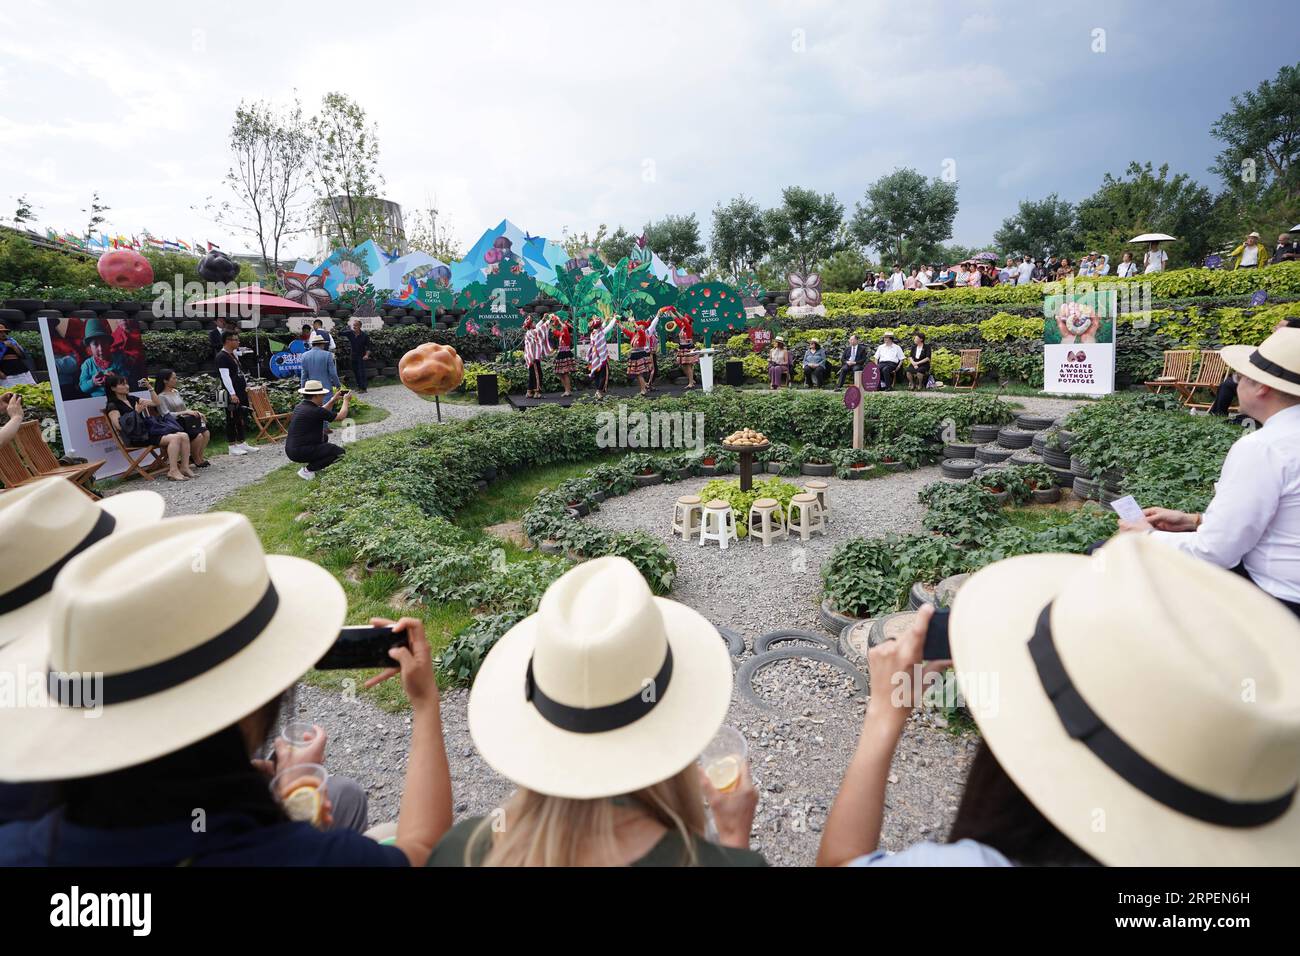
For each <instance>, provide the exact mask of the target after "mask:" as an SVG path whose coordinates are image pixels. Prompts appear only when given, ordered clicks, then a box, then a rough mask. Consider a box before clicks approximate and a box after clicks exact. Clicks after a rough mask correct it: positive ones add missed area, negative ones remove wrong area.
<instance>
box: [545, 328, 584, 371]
mask: <svg viewBox="0 0 1300 956" xmlns="http://www.w3.org/2000/svg"><path fill="white" fill-rule="evenodd" d="M551 328H552V329H554V330H555V340H556V349H555V374H556V375H571V374H573V371H574V369H576V368H577V367H578V363H577V361H576V360H575V359H574V357H573V326H572V325H570V324H569V323H568V322H561V321H560V320H559V318H558V317H556V316H552V317H551Z"/></svg>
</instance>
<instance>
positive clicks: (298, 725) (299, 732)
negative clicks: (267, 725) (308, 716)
mask: <svg viewBox="0 0 1300 956" xmlns="http://www.w3.org/2000/svg"><path fill="white" fill-rule="evenodd" d="M280 739H281V740H283V741H284V742H285V743H287V744H288V745H289V746H290V747H293V748H294V749H299V748H302V747H306V746H307V745H308V744H310V743H311V742H312V741H313V740H315V739H316V726H315V725H314V724H312V723H310V722H309V721H305V720H291V721H289V722H288V723H287V724H285V725H284V729H283V730H281V731H280Z"/></svg>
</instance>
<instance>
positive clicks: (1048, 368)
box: [1043, 287, 1118, 395]
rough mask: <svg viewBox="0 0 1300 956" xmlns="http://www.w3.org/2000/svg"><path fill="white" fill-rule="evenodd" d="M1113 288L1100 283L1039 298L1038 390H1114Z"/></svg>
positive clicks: (1115, 299)
mask: <svg viewBox="0 0 1300 956" xmlns="http://www.w3.org/2000/svg"><path fill="white" fill-rule="evenodd" d="M1117 318H1118V296H1117V294H1116V290H1114V289H1106V288H1104V287H1100V288H1093V289H1089V290H1088V291H1083V292H1071V293H1066V294H1065V295H1049V296H1047V297H1046V298H1044V300H1043V391H1045V392H1053V393H1056V394H1061V395H1109V394H1110V393H1111V392H1113V391H1114V390H1115V323H1116V320H1117Z"/></svg>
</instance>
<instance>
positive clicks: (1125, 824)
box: [817, 536, 1300, 867]
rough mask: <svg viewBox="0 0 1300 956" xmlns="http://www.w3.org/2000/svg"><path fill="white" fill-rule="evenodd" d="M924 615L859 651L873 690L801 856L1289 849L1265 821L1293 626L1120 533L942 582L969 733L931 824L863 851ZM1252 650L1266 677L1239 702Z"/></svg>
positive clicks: (1033, 861) (1117, 861)
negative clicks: (959, 767) (914, 836)
mask: <svg viewBox="0 0 1300 956" xmlns="http://www.w3.org/2000/svg"><path fill="white" fill-rule="evenodd" d="M1188 594H1195V595H1197V600H1195V601H1188V600H1187V595H1188ZM1099 595H1104V596H1105V597H1104V600H1099ZM932 614H933V609H932V608H930V607H928V606H927V607H924V608H922V609H921V611H919V612H918V614H917V618H916V621H915V622H914V624H913V626H912V627H911V629H910V630H909V631H908V633H907V634H905V635H904V636H903V637H900V638H899V639H898V640H897V641H885V642H883V643H881V644H879V645H877V646H876V647H873V648H871V650H870V652H869V654H868V661H869V669H870V673H871V686H872V688H873V693H872V695H871V700H870V702H869V704H868V706H867V714H866V718H865V720H864V721H863V725H862V733H861V736H860V738H859V742H858V749H857V753H856V754H854V756H853V759H852V761H851V762H850V764H849V767H848V770H847V771H846V773H845V775H844V781H843V783H842V784H841V786H840V792H839V794H838V795H837V796H836V798H835V802H834V805H833V806H832V808H831V812H830V815H829V817H828V818H827V821H826V826H825V829H824V830H823V832H822V841H821V848H820V851H819V853H818V857H817V862H818V864H819V865H822V866H834V865H841V864H849V865H854V866H871V865H877V866H1007V865H1010V864H1018V865H1057V866H1072V865H1088V864H1091V863H1101V864H1104V865H1107V866H1188V867H1198V866H1214V865H1270V864H1271V865H1295V864H1296V863H1300V844H1298V843H1297V842H1296V841H1294V840H1291V839H1287V838H1284V837H1283V836H1282V835H1283V834H1288V833H1291V832H1293V829H1294V824H1295V821H1296V817H1297V815H1298V814H1300V804H1296V803H1295V802H1294V801H1293V800H1292V797H1293V795H1294V792H1295V786H1296V754H1297V753H1300V720H1297V719H1296V717H1295V715H1296V714H1297V713H1300V682H1297V681H1295V680H1293V679H1291V677H1290V675H1294V674H1296V673H1297V672H1300V623H1297V622H1296V620H1295V619H1294V618H1292V617H1291V616H1290V615H1289V614H1288V613H1287V612H1286V610H1285V609H1283V608H1282V607H1281V606H1279V605H1278V604H1277V603H1276V602H1273V601H1270V600H1269V599H1268V598H1267V597H1265V596H1263V595H1261V594H1260V593H1259V592H1257V591H1255V590H1254V589H1253V588H1251V586H1250V585H1249V584H1248V583H1247V582H1245V581H1242V580H1241V579H1240V578H1238V577H1237V576H1235V575H1233V574H1229V573H1227V572H1225V571H1222V570H1220V569H1219V568H1215V567H1211V566H1210V565H1208V564H1205V563H1203V562H1198V561H1194V560H1190V559H1189V558H1188V557H1187V556H1186V555H1182V554H1178V553H1177V552H1175V551H1174V550H1172V549H1169V548H1161V546H1160V545H1158V544H1156V543H1155V542H1152V541H1149V540H1148V539H1146V538H1142V537H1137V536H1123V537H1121V538H1119V539H1116V540H1113V541H1111V542H1110V543H1108V544H1107V545H1106V546H1105V547H1104V548H1102V549H1101V552H1100V553H1099V554H1097V555H1094V556H1093V557H1082V556H1078V555H1067V554H1041V555H1026V556H1022V557H1015V558H1011V559H1009V560H1006V561H1000V562H998V563H996V564H993V565H990V566H988V567H986V568H984V569H983V570H981V571H978V572H976V574H975V575H974V576H973V577H971V579H970V580H969V581H967V582H966V584H965V585H963V586H962V590H961V595H960V597H959V598H958V600H957V601H956V603H955V604H954V605H953V608H952V611H951V614H950V618H949V622H948V626H947V631H948V634H949V638H950V643H951V647H952V657H953V660H952V662H951V663H952V664H954V665H955V667H956V672H957V684H958V687H959V688H960V690H961V693H962V696H963V698H964V700H965V703H966V705H967V706H968V707H969V708H970V711H971V714H972V716H973V717H974V719H975V722H976V724H977V725H978V726H979V730H980V735H981V738H982V740H981V743H980V745H979V749H978V751H977V752H976V755H975V759H974V761H973V763H972V765H971V768H970V771H969V772H968V774H967V778H966V785H965V790H964V793H963V795H962V799H961V804H960V807H959V809H958V811H957V819H956V821H955V822H954V824H953V827H952V830H951V831H950V832H949V833H948V835H947V841H946V842H945V843H932V842H928V841H927V842H924V843H918V844H915V845H913V846H910V847H906V848H904V849H902V850H901V851H900V852H898V853H896V854H893V855H890V854H887V853H885V852H883V851H882V849H881V847H880V833H881V825H882V821H883V818H884V813H885V797H886V788H887V783H888V781H889V774H890V761H891V759H892V758H893V756H894V751H895V749H896V748H897V746H898V741H899V739H900V737H901V736H902V734H903V732H904V728H905V726H906V723H907V719H908V715H909V714H910V713H911V711H912V708H913V705H914V704H916V703H918V702H919V701H918V698H920V697H921V695H922V694H924V693H925V682H926V680H928V679H932V678H931V677H928V676H927V677H922V676H921V675H922V674H925V675H933V676H934V677H937V676H938V672H940V671H941V670H942V669H943V668H945V667H946V666H947V665H948V664H949V662H947V661H933V660H932V661H928V662H924V663H923V661H922V656H923V649H924V646H925V637H926V628H927V626H928V623H929V620H930V618H931V616H932ZM1260 662H1267V665H1266V666H1267V668H1268V669H1269V671H1270V672H1271V673H1272V674H1274V675H1275V676H1276V679H1274V678H1270V679H1269V681H1268V684H1269V691H1268V692H1267V695H1268V699H1267V702H1266V703H1265V702H1264V701H1263V700H1262V699H1261V702H1260V703H1259V704H1257V705H1249V704H1248V705H1245V706H1243V705H1242V699H1241V694H1242V689H1241V688H1242V687H1244V686H1247V685H1250V686H1254V685H1255V682H1256V681H1257V680H1259V678H1258V677H1257V676H1256V675H1257V673H1258V667H1259V665H1260ZM1206 675H1213V679H1208V680H1207V679H1206ZM1281 675H1286V676H1281ZM990 676H992V677H995V678H996V684H993V682H992V680H988V679H987V678H990ZM918 678H920V683H921V685H922V686H921V687H917V686H916V684H917V682H918ZM884 688H888V689H889V691H888V692H882V689H884ZM1263 693H1264V692H1263V691H1262V690H1261V694H1263ZM1283 715H1285V716H1283ZM1101 810H1104V812H1105V820H1104V824H1105V825H1104V826H1098V825H1097V824H1098V813H1099V812H1100V811H1101Z"/></svg>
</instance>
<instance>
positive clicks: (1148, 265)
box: [1142, 242, 1169, 275]
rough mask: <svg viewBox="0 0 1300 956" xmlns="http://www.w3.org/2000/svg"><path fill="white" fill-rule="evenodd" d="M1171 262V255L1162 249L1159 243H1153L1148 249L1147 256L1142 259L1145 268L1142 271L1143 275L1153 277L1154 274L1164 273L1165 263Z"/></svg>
mask: <svg viewBox="0 0 1300 956" xmlns="http://www.w3.org/2000/svg"><path fill="white" fill-rule="evenodd" d="M1168 261H1169V255H1168V253H1166V252H1165V251H1164V250H1163V249H1161V248H1160V243H1159V242H1153V243H1151V247H1150V248H1149V249H1147V253H1146V255H1144V256H1143V257H1142V262H1143V263H1144V264H1145V268H1144V269H1143V270H1142V274H1143V275H1151V273H1153V272H1164V271H1165V263H1166V262H1168Z"/></svg>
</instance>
